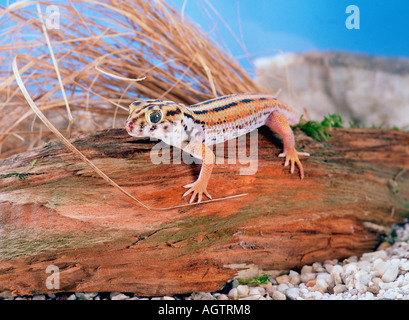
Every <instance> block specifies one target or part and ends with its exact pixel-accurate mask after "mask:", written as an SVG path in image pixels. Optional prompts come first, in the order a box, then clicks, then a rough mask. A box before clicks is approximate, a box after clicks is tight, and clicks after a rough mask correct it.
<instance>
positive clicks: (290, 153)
mask: <svg viewBox="0 0 409 320" xmlns="http://www.w3.org/2000/svg"><path fill="white" fill-rule="evenodd" d="M309 155H310V154H309V153H307V152H298V151H297V150H295V148H292V149H290V150H285V151H284V152H283V153H280V154H279V155H278V156H279V157H280V158H284V157H285V163H284V167H287V166H288V164H289V163H291V169H290V172H291V173H294V167H295V164H297V166H298V168H300V177H301V179H303V178H304V169H303V166H302V164H301V161H300V159H299V158H298V156H307V157H308V156H309Z"/></svg>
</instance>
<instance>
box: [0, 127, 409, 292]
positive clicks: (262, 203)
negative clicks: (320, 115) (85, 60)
mask: <svg viewBox="0 0 409 320" xmlns="http://www.w3.org/2000/svg"><path fill="white" fill-rule="evenodd" d="M332 133H333V136H332V138H331V139H330V140H329V141H328V142H317V141H315V140H313V139H311V138H309V137H307V136H305V135H304V134H303V133H301V132H297V134H296V140H297V146H298V149H299V150H301V151H306V152H309V153H310V154H311V157H309V158H308V159H303V160H302V162H303V164H304V169H305V178H304V180H300V179H299V177H298V175H297V174H293V175H291V174H290V173H289V172H288V168H284V167H283V159H280V158H277V155H278V154H279V153H280V152H281V148H282V144H281V141H280V139H278V138H277V137H275V136H273V135H272V134H270V133H269V132H268V131H267V130H264V129H263V130H261V131H260V132H259V134H258V158H257V160H258V162H257V165H258V170H257V173H256V174H254V175H240V174H239V172H240V169H241V168H245V165H242V164H240V163H237V164H228V163H227V159H226V158H223V157H219V162H221V160H225V161H224V162H225V163H224V164H217V165H216V166H215V169H214V172H213V176H212V178H211V180H210V183H209V187H208V190H209V192H210V193H211V194H212V196H213V197H215V198H219V197H225V196H230V195H235V194H241V193H248V195H247V196H245V197H241V198H236V199H230V200H225V201H220V202H214V203H208V204H202V205H197V206H192V207H186V208H179V209H173V210H168V211H149V210H146V209H144V208H142V207H141V206H139V205H137V204H135V203H134V202H132V200H130V199H128V198H126V197H124V196H123V195H122V194H120V193H118V192H117V191H116V190H115V189H114V188H113V187H111V186H110V185H107V184H106V183H105V182H104V181H103V180H102V179H101V178H100V177H99V176H97V175H96V174H95V173H94V172H93V171H92V170H91V169H90V168H89V167H88V166H86V165H85V164H84V163H82V162H80V161H79V160H78V159H77V158H76V157H75V156H74V155H73V154H71V153H70V152H69V151H68V150H67V149H66V148H65V147H64V146H63V145H62V144H61V143H59V142H52V143H49V144H47V145H46V146H44V147H43V148H38V149H35V150H32V151H29V152H26V153H23V154H20V155H17V156H14V157H11V158H8V159H6V160H4V161H2V162H0V174H1V175H2V176H1V177H2V179H0V244H1V245H0V291H3V290H11V291H12V292H13V293H14V294H34V293H50V292H57V291H98V292H103V291H121V292H134V293H135V294H137V295H143V296H155V295H172V294H182V293H189V292H192V291H214V290H217V289H220V288H221V287H222V286H223V285H224V284H225V283H226V281H227V280H229V279H231V278H233V277H235V276H237V275H240V276H257V275H261V274H264V273H269V272H271V271H272V270H280V269H289V268H297V267H300V266H302V265H304V264H310V263H313V262H316V261H324V260H326V259H333V258H336V259H341V258H345V257H348V256H351V255H359V254H362V253H363V252H365V251H369V250H372V249H373V248H374V247H375V246H376V244H377V243H378V241H379V236H381V235H382V234H384V233H386V232H387V231H388V227H389V226H390V225H391V224H392V223H395V222H400V221H403V219H404V218H405V217H408V216H409V147H408V146H409V134H407V133H403V132H398V131H388V130H377V129H336V130H334V131H333V132H332ZM248 140H249V139H247V146H248V147H249V142H248ZM73 143H74V145H75V146H76V147H77V148H79V149H80V150H81V151H82V152H83V153H84V154H85V155H86V156H87V157H88V158H89V159H90V160H92V161H93V162H94V163H95V164H96V165H97V166H98V167H99V168H100V169H101V170H103V171H104V172H105V173H106V174H108V175H109V176H110V177H111V178H112V179H114V181H116V182H117V183H118V184H119V185H121V186H122V187H124V188H125V189H126V190H127V191H128V192H130V193H131V194H132V195H134V196H136V197H137V198H138V199H140V200H141V201H143V202H144V203H146V204H148V205H150V206H152V207H168V206H173V205H179V204H184V203H186V202H187V200H183V199H182V198H181V195H182V194H183V192H184V190H185V189H183V188H182V186H183V185H185V184H188V183H191V182H193V181H194V180H195V179H196V178H197V175H198V174H199V170H200V164H193V165H187V164H184V163H181V164H178V163H171V164H154V163H152V161H151V158H150V152H151V149H152V147H153V146H155V145H156V144H157V142H150V141H149V140H139V141H136V140H135V139H134V138H132V137H130V136H128V135H127V133H126V132H125V131H124V130H122V129H112V130H104V131H98V132H96V133H95V134H92V135H89V136H81V137H78V138H77V139H76V140H75V141H73ZM225 150H226V153H227V143H226V146H225ZM173 151H174V152H175V153H177V152H176V151H177V150H176V149H175V150H173ZM34 159H37V162H36V164H35V166H34V167H33V168H32V169H31V170H30V171H27V169H28V168H29V167H30V164H31V163H32V161H33V160H34ZM177 159H178V158H177ZM179 159H180V154H179ZM242 159H245V158H242ZM25 171H27V172H25ZM12 173H24V176H25V179H24V180H19V179H18V178H16V177H13V176H12V177H8V178H5V175H6V174H12ZM49 265H56V266H57V267H58V268H59V270H60V288H59V289H58V290H56V289H54V290H49V289H47V288H46V285H45V282H46V278H47V277H48V276H50V274H47V273H46V268H47V266H49Z"/></svg>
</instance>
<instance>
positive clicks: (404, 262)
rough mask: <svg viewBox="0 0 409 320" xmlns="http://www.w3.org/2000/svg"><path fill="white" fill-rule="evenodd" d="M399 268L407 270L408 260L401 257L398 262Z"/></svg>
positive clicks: (408, 269)
mask: <svg viewBox="0 0 409 320" xmlns="http://www.w3.org/2000/svg"><path fill="white" fill-rule="evenodd" d="M399 269H400V270H402V271H409V260H406V259H401V260H400V263H399Z"/></svg>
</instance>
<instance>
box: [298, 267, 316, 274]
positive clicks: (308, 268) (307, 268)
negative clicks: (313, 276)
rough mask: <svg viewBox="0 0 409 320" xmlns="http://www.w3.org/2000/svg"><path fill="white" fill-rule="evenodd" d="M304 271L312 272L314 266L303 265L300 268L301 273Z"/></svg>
mask: <svg viewBox="0 0 409 320" xmlns="http://www.w3.org/2000/svg"><path fill="white" fill-rule="evenodd" d="M305 273H314V268H313V267H312V266H303V267H302V268H301V275H303V274H305Z"/></svg>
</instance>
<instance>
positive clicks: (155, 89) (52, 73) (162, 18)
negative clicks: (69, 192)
mask: <svg viewBox="0 0 409 320" xmlns="http://www.w3.org/2000/svg"><path fill="white" fill-rule="evenodd" d="M40 3H41V8H42V11H43V12H42V14H43V16H44V18H46V19H47V18H48V19H52V17H50V16H49V15H48V16H47V14H46V12H45V8H46V6H48V5H56V6H57V7H58V9H59V12H60V21H59V23H60V27H59V29H46V28H44V27H43V26H44V22H43V21H42V20H41V19H39V12H38V11H37V8H36V5H35V3H34V4H31V5H30V4H29V5H27V4H24V3H23V4H21V5H20V7H19V6H18V5H12V6H11V7H9V8H4V7H0V9H1V10H2V11H1V12H0V16H1V17H2V18H1V20H0V21H1V22H0V30H3V32H2V34H1V36H0V39H1V40H0V41H1V42H0V45H1V47H0V66H1V67H0V80H1V81H0V83H1V84H0V97H1V98H0V158H5V157H8V156H10V155H14V154H17V153H21V152H24V151H26V150H28V149H31V148H33V147H36V146H38V145H41V144H43V143H44V142H47V141H48V140H49V139H52V138H55V136H54V135H53V133H52V132H51V131H50V129H49V128H48V127H47V126H45V125H44V124H43V123H42V122H41V121H38V119H36V115H35V113H34V111H33V110H32V109H31V108H30V107H29V106H28V104H27V101H26V99H25V98H24V96H23V94H22V92H21V91H20V89H19V88H18V86H17V84H16V81H15V77H14V75H13V72H12V61H13V58H14V57H15V56H17V55H18V63H19V65H18V69H19V71H20V73H21V77H22V81H23V82H24V84H25V86H26V87H27V88H28V91H29V93H30V95H31V97H32V98H33V100H34V102H35V103H36V105H37V106H38V108H39V110H40V111H41V112H42V113H44V115H45V116H46V117H47V119H48V120H49V121H50V122H51V123H52V124H53V125H54V126H55V127H56V128H57V129H58V130H59V131H60V132H62V133H63V134H64V135H65V136H68V132H69V131H71V134H72V135H75V134H77V133H84V132H91V131H94V130H97V129H103V128H109V127H118V126H122V125H123V122H124V120H125V119H126V117H127V113H128V112H127V106H128V104H129V103H130V102H132V101H134V100H135V99H138V98H140V97H145V98H157V99H167V100H173V101H176V102H179V103H184V104H192V103H196V102H198V101H202V100H206V99H209V98H213V97H216V96H220V95H225V94H231V93H241V92H263V89H262V88H261V87H259V86H258V85H257V84H256V83H255V82H254V81H253V79H252V78H251V77H250V76H249V75H248V74H247V73H246V72H245V70H244V69H243V68H242V67H241V66H240V65H239V63H238V62H237V61H236V60H235V59H234V58H232V57H231V56H229V55H228V54H227V53H226V52H225V51H224V50H223V49H221V46H219V45H217V44H215V43H214V42H212V41H211V40H210V39H209V37H208V35H207V34H205V33H204V32H203V31H202V30H200V29H198V28H197V27H196V26H195V25H194V24H193V23H191V22H190V21H189V20H188V18H187V17H185V16H182V15H181V14H179V12H178V11H176V10H175V9H173V8H172V7H170V6H168V5H167V4H164V3H163V2H162V1H159V0H157V1H153V0H146V1H141V0H131V1H125V0H99V1H96V0H83V1H79V0H70V1H68V2H67V1H61V2H59V1H49V2H47V1H41V2H40ZM47 37H49V43H48V44H47ZM50 49H51V50H52V51H53V55H54V57H55V59H54V60H53V59H52V55H51V54H50ZM58 74H60V79H61V82H60V81H59V77H58ZM141 79H143V80H141ZM139 80H141V81H139ZM62 92H64V93H65V94H62Z"/></svg>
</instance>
